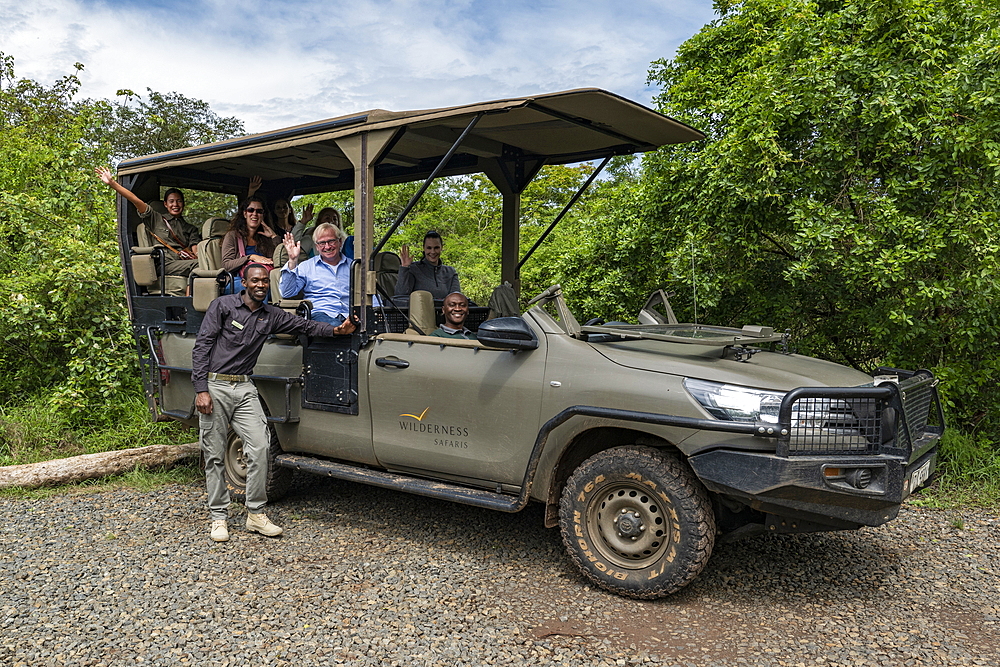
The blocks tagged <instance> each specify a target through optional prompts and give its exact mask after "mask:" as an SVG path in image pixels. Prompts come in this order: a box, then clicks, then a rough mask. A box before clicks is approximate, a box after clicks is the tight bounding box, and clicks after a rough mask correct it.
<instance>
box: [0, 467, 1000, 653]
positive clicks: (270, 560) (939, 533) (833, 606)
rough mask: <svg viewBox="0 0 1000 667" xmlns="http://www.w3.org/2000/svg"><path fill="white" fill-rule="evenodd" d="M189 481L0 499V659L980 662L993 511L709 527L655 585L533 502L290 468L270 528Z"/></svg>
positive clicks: (998, 566) (998, 611) (996, 535)
mask: <svg viewBox="0 0 1000 667" xmlns="http://www.w3.org/2000/svg"><path fill="white" fill-rule="evenodd" d="M204 504H205V492H204V487H203V485H200V484H192V485H175V486H168V487H163V488H161V489H158V490H156V491H153V492H149V493H143V492H139V491H131V490H123V491H114V492H106V493H96V494H88V495H60V496H55V497H52V498H48V499H44V500H20V499H11V498H0V509H2V517H3V521H2V524H0V539H2V552H0V665H4V666H10V667H14V666H22V665H23V666H26V667H37V666H40V665H74V666H77V665H81V666H86V665H95V666H96V665H135V664H139V665H170V666H177V665H197V666H201V665H219V666H223V665H225V666H236V665H296V666H297V665H334V664H351V665H447V666H451V665H460V664H462V665H464V664H468V665H507V664H527V665H535V664H537V665H545V664H552V665H615V666H616V667H617V666H620V665H633V664H656V665H661V664H662V665H683V666H685V667H688V666H691V667H694V666H697V667H703V666H704V667H711V666H715V665H727V666H728V665H738V666H749V665H791V666H795V665H823V666H825V667H829V666H834V665H886V666H889V665H892V666H894V667H895V666H899V665H997V664H1000V547H998V544H1000V518H998V517H997V516H996V515H992V514H988V513H984V512H981V511H974V510H968V511H963V512H938V511H931V510H922V509H919V508H915V507H910V506H908V507H906V508H904V510H903V512H902V513H901V515H900V518H899V519H897V520H896V521H894V522H892V523H890V524H888V525H886V526H882V527H880V528H866V529H862V530H860V531H857V532H852V533H822V534H815V535H794V536H774V535H768V536H760V537H755V538H751V539H749V540H746V541H742V542H737V543H734V544H720V545H718V546H717V547H716V551H715V554H714V555H713V557H712V560H711V561H710V562H709V564H708V567H707V568H706V570H705V571H704V572H703V573H702V575H701V576H700V577H699V578H698V579H697V580H696V581H695V582H694V583H693V584H692V585H691V586H689V587H688V588H686V589H685V590H683V591H681V592H680V593H679V594H677V595H675V596H673V597H671V598H668V599H666V600H660V601H656V602H639V601H634V600H627V599H624V598H620V597H617V596H614V595H611V594H608V593H604V592H602V591H600V590H598V589H594V588H591V587H588V586H587V585H586V583H585V581H584V580H583V579H582V577H580V576H578V575H577V574H576V573H575V571H574V570H573V569H572V566H571V565H570V563H569V560H568V558H567V557H566V556H565V555H564V553H563V549H562V544H561V542H560V540H559V535H558V532H557V531H555V530H546V529H544V528H542V513H541V509H540V508H539V507H529V508H528V509H527V510H525V511H524V512H522V513H521V514H515V515H507V514H501V513H496V512H491V511H488V510H480V509H475V508H468V507H462V506H460V505H453V504H449V503H445V502H441V501H435V500H428V499H424V498H419V497H416V496H411V495H406V494H402V493H395V492H391V491H384V490H380V489H374V488H369V487H363V486H358V485H354V484H349V483H344V482H337V481H333V480H326V479H319V478H313V477H308V476H302V477H296V479H295V487H294V488H293V491H292V493H291V494H290V495H289V497H288V498H286V499H285V500H283V501H281V502H280V503H277V504H275V505H274V506H273V507H272V509H271V511H270V512H269V514H270V515H271V517H272V518H273V519H274V520H275V521H276V522H277V523H278V524H279V525H282V526H284V527H285V530H286V534H285V536H284V537H282V538H278V539H268V538H264V537H260V536H257V535H255V534H249V533H247V532H246V531H245V530H244V528H243V526H242V522H243V519H244V516H243V512H242V509H241V508H240V509H237V508H236V507H235V506H234V508H233V510H234V511H233V513H234V520H233V521H231V522H230V527H231V531H232V539H231V540H230V541H229V542H228V543H224V544H214V543H212V542H211V541H210V540H209V539H208V529H209V522H208V518H207V511H206V509H205V508H204Z"/></svg>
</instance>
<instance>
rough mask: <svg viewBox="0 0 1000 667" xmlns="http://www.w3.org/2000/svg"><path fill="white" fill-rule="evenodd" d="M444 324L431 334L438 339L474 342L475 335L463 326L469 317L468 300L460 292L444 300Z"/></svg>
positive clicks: (453, 293) (442, 308)
mask: <svg viewBox="0 0 1000 667" xmlns="http://www.w3.org/2000/svg"><path fill="white" fill-rule="evenodd" d="M441 310H442V311H444V324H442V325H441V326H439V327H438V328H437V329H435V330H434V331H432V332H431V335H432V336H437V337H438V338H466V339H468V340H476V334H475V332H473V331H472V330H471V329H469V328H468V327H466V326H465V318H466V317H468V316H469V299H468V298H466V296H465V295H464V294H462V293H461V292H452V293H451V294H449V295H448V296H446V297H445V298H444V305H443V306H442V307H441Z"/></svg>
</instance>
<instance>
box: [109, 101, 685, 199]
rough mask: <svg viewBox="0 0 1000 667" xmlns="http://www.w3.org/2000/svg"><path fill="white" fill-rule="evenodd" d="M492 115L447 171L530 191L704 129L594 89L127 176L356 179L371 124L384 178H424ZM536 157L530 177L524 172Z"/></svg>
mask: <svg viewBox="0 0 1000 667" xmlns="http://www.w3.org/2000/svg"><path fill="white" fill-rule="evenodd" d="M479 114H482V115H481V116H480V117H479V120H478V121H477V122H476V124H475V127H474V128H473V129H472V130H471V131H470V132H469V133H468V135H467V136H466V137H465V139H464V140H463V141H462V144H461V145H460V146H459V147H458V148H457V150H456V151H455V153H454V155H453V156H452V157H451V159H450V160H449V161H448V163H447V164H446V165H444V167H443V168H442V170H441V171H440V173H439V175H441V176H450V175H458V174H469V173H477V172H483V171H487V163H490V162H497V161H500V162H504V163H507V164H508V165H509V166H510V168H511V169H510V171H511V179H512V185H515V189H516V190H517V191H520V187H517V186H521V187H523V185H524V184H526V183H519V182H518V181H521V180H526V181H530V180H531V179H530V176H533V175H534V174H535V173H537V170H538V168H540V167H541V166H542V165H544V164H567V163H572V162H581V161H585V160H593V159H601V158H604V157H607V156H609V155H626V154H631V153H637V152H643V151H649V150H654V149H656V148H657V147H659V146H662V145H665V144H673V143H682V142H687V141H693V140H697V139H701V138H703V136H704V135H702V133H700V132H698V131H697V130H695V129H693V128H691V127H689V126H687V125H684V124H683V123H680V122H678V121H676V120H673V119H671V118H668V117H666V116H664V115H662V114H659V113H657V112H655V111H653V110H651V109H648V108H646V107H644V106H642V105H640V104H637V103H635V102H632V101H630V100H627V99H625V98H623V97H619V96H618V95H614V94H612V93H609V92H607V91H603V90H599V89H596V88H585V89H578V90H570V91H565V92H558V93H548V94H543V95H535V96H529V97H521V98H514V99H506V100H497V101H492V102H482V103H477V104H468V105H462V106H456V107H449V108H443V109H424V110H418V111H399V112H396V111H385V110H383V109H373V110H370V111H365V112H361V113H356V114H350V115H347V116H340V117H338V118H332V119H328V120H324V121H319V122H315V123H306V124H303V125H297V126H295V127H290V128H285V129H282V130H277V131H272V132H265V133H260V134H253V135H249V136H246V137H240V138H237V139H231V140H227V141H221V142H218V143H214V144H207V145H204V146H197V147H193V148H185V149H180V150H175V151H170V152H166V153H157V154H155V155H149V156H145V157H141V158H136V159H133V160H126V161H124V162H122V163H121V164H120V165H119V167H118V172H119V174H120V175H122V176H126V175H139V174H148V173H149V172H156V176H157V180H158V181H159V182H160V184H161V185H169V186H174V187H187V188H195V189H200V190H213V191H219V192H231V193H234V194H239V193H242V192H245V191H246V183H247V179H248V178H250V177H251V176H257V175H259V176H261V177H262V178H263V179H264V181H265V182H268V184H269V188H270V189H271V190H273V191H280V192H285V193H289V194H308V193H312V192H324V191H331V190H343V189H349V188H352V187H354V186H355V182H354V176H353V169H354V167H353V164H352V161H351V158H350V156H349V155H347V154H346V153H345V151H344V150H343V148H342V146H343V144H344V140H345V139H347V138H350V137H353V136H357V135H360V134H363V133H372V132H379V131H386V130H388V131H391V139H390V140H388V141H387V142H385V144H384V146H383V147H382V150H381V153H380V155H378V156H377V159H376V160H375V161H374V169H375V171H374V184H375V185H385V184H389V183H400V182H406V181H413V180H422V179H425V178H427V176H428V175H429V174H430V173H431V172H432V171H433V170H434V168H435V167H436V166H437V165H438V163H439V162H440V160H441V158H442V157H443V156H444V155H445V154H446V152H447V151H448V150H449V148H450V147H451V146H452V145H453V143H454V142H455V140H456V138H458V137H459V136H460V135H461V133H462V132H463V130H464V129H465V128H466V127H467V126H468V125H469V122H470V120H471V119H472V118H474V117H476V116H477V115H479ZM518 165H522V166H523V165H527V173H525V174H524V176H525V177H526V178H520V179H519V178H517V177H516V175H515V173H514V172H515V171H516V170H517V169H518Z"/></svg>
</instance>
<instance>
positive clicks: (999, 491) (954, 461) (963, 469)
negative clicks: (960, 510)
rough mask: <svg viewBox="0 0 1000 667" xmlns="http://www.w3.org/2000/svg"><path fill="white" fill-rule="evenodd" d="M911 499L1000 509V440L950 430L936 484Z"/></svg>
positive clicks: (925, 504) (933, 504) (936, 504)
mask: <svg viewBox="0 0 1000 667" xmlns="http://www.w3.org/2000/svg"><path fill="white" fill-rule="evenodd" d="M910 502H911V503H912V504H914V505H917V506H918V507H934V508H942V509H948V508H955V507H962V506H966V507H968V506H971V507H983V508H987V509H997V508H1000V443H996V442H994V441H993V440H992V439H991V438H988V437H985V436H981V435H969V434H966V433H961V432H959V431H955V430H948V431H946V432H945V434H944V436H943V437H942V438H941V449H940V452H939V455H938V467H937V472H936V473H935V475H934V481H933V483H932V484H931V486H930V487H928V488H926V489H923V490H922V491H920V492H919V493H918V494H917V495H916V496H915V497H914V498H913V499H912V500H911V501H910Z"/></svg>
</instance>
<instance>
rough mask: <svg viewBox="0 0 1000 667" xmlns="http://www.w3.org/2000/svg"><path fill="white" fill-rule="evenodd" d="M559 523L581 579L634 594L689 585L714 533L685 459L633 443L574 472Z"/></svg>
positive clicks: (708, 506) (704, 495)
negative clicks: (582, 577) (584, 578)
mask: <svg viewBox="0 0 1000 667" xmlns="http://www.w3.org/2000/svg"><path fill="white" fill-rule="evenodd" d="M559 528H560V531H561V533H562V538H563V544H565V545H566V550H567V551H568V552H569V556H570V558H571V559H572V560H573V562H574V563H575V564H576V565H577V567H579V568H580V571H581V572H582V573H583V575H584V576H585V577H586V578H587V579H589V580H590V581H592V582H594V583H595V584H597V585H598V586H600V587H601V588H604V589H607V590H609V591H611V592H613V593H617V594H618V595H624V596H626V597H631V598H639V599H654V598H660V597H665V596H667V595H670V594H672V593H675V592H677V591H679V590H680V589H682V588H684V587H685V586H686V585H688V584H689V583H690V582H691V581H692V580H693V579H694V578H695V577H696V576H698V574H699V573H700V572H701V571H702V569H704V567H705V565H706V564H707V563H708V559H709V557H710V556H711V555H712V548H713V546H714V544H715V532H716V526H715V515H714V513H713V511H712V501H711V499H710V498H709V495H708V492H707V491H706V490H705V487H704V486H703V485H702V484H701V482H700V481H698V479H697V478H696V477H695V476H694V473H692V472H691V469H690V468H689V467H688V466H687V464H686V463H684V462H683V461H682V460H681V459H680V458H679V457H678V456H676V455H673V454H667V453H665V452H662V451H660V450H658V449H653V448H651V447H635V446H630V447H617V448H615V449H609V450H606V451H603V452H599V453H597V454H595V455H594V456H592V457H590V458H589V459H587V460H586V461H584V462H583V463H582V464H581V465H580V467H579V468H577V469H576V470H575V471H573V474H572V475H570V478H569V480H568V481H567V482H566V486H565V487H564V488H563V492H562V497H561V499H560V502H559Z"/></svg>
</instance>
